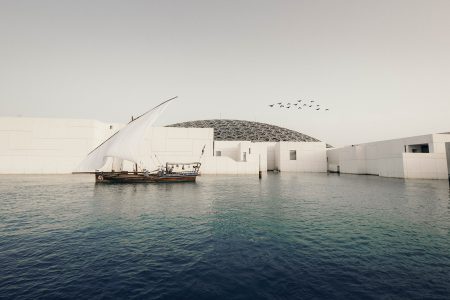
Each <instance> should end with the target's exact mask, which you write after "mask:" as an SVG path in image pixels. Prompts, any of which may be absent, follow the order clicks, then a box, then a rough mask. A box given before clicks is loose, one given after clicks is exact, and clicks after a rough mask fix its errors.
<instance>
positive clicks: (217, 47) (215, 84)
mask: <svg viewBox="0 0 450 300" xmlns="http://www.w3.org/2000/svg"><path fill="white" fill-rule="evenodd" d="M449 16H450V1H449V0H444V1H433V0H423V1H413V0H387V1H382V0H373V1H364V0H355V1H335V0H329V1H318V0H311V1H300V0H298V1H275V0H274V1H261V0H258V1H225V0H223V1H210V0H209V1H187V0H185V1H129V0H127V1H99V0H89V1H80V0H77V1H60V0H58V1H45V0H39V1H36V0H33V1H20V0H12V1H5V0H0V116H24V117H57V118H83V119H97V120H100V121H105V122H127V121H128V120H129V119H130V116H131V115H138V114H140V113H142V112H144V111H146V110H148V109H149V108H151V107H152V106H154V105H156V104H158V103H160V102H162V101H163V100H165V99H168V98H171V97H173V96H179V100H177V101H176V102H174V103H173V104H172V105H171V106H169V108H168V109H167V111H166V113H165V114H164V115H163V116H162V117H161V119H160V120H159V122H158V124H159V125H166V124H171V123H176V122H182V121H189V120H198V119H213V118H219V117H222V118H230V119H244V120H250V121H255V120H256V121H259V122H265V123H271V124H275V125H279V126H283V127H287V128H290V129H294V130H298V131H300V132H302V133H305V134H308V135H311V136H313V137H316V138H318V139H320V140H322V141H325V142H327V143H329V144H332V145H334V146H342V145H347V144H356V143H361V142H369V141H375V140H384V139H390V138H397V137H405V136H413V135H420V134H427V133H437V132H444V131H450V17H449ZM297 99H307V100H316V101H318V102H319V103H321V104H322V105H324V106H328V107H329V108H330V111H328V112H321V111H320V112H316V111H304V110H302V111H298V110H296V111H291V110H281V109H270V108H269V107H268V104H271V103H274V102H280V101H283V102H288V101H290V102H292V101H295V100H297Z"/></svg>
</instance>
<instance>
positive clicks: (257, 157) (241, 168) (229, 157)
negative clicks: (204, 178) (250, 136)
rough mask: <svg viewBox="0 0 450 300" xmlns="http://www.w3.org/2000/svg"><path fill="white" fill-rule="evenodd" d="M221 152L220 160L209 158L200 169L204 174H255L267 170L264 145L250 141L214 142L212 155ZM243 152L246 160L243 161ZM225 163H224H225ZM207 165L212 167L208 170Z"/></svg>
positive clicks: (218, 158) (265, 147) (265, 146)
mask: <svg viewBox="0 0 450 300" xmlns="http://www.w3.org/2000/svg"><path fill="white" fill-rule="evenodd" d="M217 151H221V152H222V156H221V157H222V158H221V157H217V156H215V159H214V158H209V159H208V160H207V163H205V166H206V167H205V168H203V167H202V172H203V173H204V174H207V173H208V174H210V173H212V174H257V173H258V171H259V170H260V163H261V171H266V170H267V145H266V143H252V142H250V141H215V142H214V154H216V153H217ZM244 152H245V153H246V155H245V156H246V160H245V161H244ZM225 162H226V163H225ZM208 164H211V165H212V167H211V168H209V166H208Z"/></svg>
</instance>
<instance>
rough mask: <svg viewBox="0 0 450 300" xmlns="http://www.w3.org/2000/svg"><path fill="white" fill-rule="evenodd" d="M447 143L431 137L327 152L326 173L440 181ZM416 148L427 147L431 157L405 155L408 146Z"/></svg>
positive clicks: (440, 136) (448, 137)
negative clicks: (416, 146) (327, 171)
mask: <svg viewBox="0 0 450 300" xmlns="http://www.w3.org/2000/svg"><path fill="white" fill-rule="evenodd" d="M449 140H450V135H443V134H437V135H436V134H430V135H423V136H416V137H408V138H402V139H396V140H388V141H380V142H372V143H366V144H359V145H352V146H347V147H342V148H335V149H329V150H327V158H328V170H329V171H336V170H337V166H339V168H340V171H341V173H351V174H372V175H379V176H384V177H397V178H429V179H443V173H444V172H447V166H446V164H447V163H446V159H445V155H444V154H445V142H446V141H449ZM418 144H428V145H429V150H430V153H408V151H410V149H411V147H408V146H409V145H418ZM405 149H406V152H405ZM445 178H447V177H445Z"/></svg>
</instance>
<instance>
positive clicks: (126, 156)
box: [73, 97, 204, 183]
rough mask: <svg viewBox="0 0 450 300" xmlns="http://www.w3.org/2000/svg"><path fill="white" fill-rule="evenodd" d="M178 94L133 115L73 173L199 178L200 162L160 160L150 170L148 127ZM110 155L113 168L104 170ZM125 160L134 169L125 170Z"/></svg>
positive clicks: (152, 179) (101, 177)
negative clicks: (146, 140)
mask: <svg viewBox="0 0 450 300" xmlns="http://www.w3.org/2000/svg"><path fill="white" fill-rule="evenodd" d="M176 98H177V97H174V98H171V99H169V100H166V101H164V102H162V103H161V104H159V105H157V106H155V107H154V108H152V109H150V110H149V111H147V112H145V113H144V114H142V115H140V116H139V117H137V118H132V120H131V121H130V122H129V123H128V124H127V125H125V127H123V128H122V129H120V130H119V131H117V132H116V133H115V134H113V135H112V136H111V137H109V138H108V139H107V140H105V141H104V142H103V143H101V144H100V145H99V146H97V147H96V148H95V149H94V150H92V151H91V152H90V153H88V155H87V156H86V158H85V159H84V160H83V161H82V162H81V163H80V165H79V166H78V167H77V169H76V171H75V172H73V173H85V174H86V173H89V174H94V175H95V182H96V183H171V182H195V180H196V178H197V176H198V175H199V171H200V166H201V163H200V162H189V163H186V162H170V163H169V162H167V163H166V164H165V165H161V164H160V165H159V166H158V168H157V169H156V170H154V171H148V169H149V165H151V163H150V159H149V158H150V157H151V152H150V151H147V149H144V151H143V149H142V148H143V144H144V143H143V141H144V137H145V132H146V130H147V128H148V127H150V126H151V125H153V123H154V122H155V121H156V119H157V118H158V117H159V115H161V114H162V112H163V111H164V110H165V109H166V107H167V106H168V104H169V103H170V102H171V101H173V100H174V99H176ZM203 149H204V147H203ZM143 153H145V154H143ZM202 154H203V151H202ZM155 157H156V155H155ZM108 159H109V160H110V161H111V159H112V162H111V164H112V166H111V171H103V170H102V168H104V167H105V165H106V164H107V162H108ZM124 160H125V161H129V162H132V163H133V164H134V167H133V171H123V170H122V166H123V161H124ZM145 161H146V162H145ZM146 165H147V166H146ZM138 166H140V168H139V167H138ZM115 170H118V171H115Z"/></svg>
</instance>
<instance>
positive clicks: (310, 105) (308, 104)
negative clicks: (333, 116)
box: [269, 100, 330, 111]
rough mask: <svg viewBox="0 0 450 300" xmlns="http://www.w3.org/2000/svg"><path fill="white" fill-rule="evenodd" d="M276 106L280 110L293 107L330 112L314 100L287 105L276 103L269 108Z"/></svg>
mask: <svg viewBox="0 0 450 300" xmlns="http://www.w3.org/2000/svg"><path fill="white" fill-rule="evenodd" d="M275 105H278V107H279V108H287V109H290V108H291V107H292V108H293V109H314V110H321V109H322V110H324V111H328V110H330V109H329V108H323V107H321V106H320V104H317V103H316V101H314V100H309V101H306V100H297V102H293V103H290V102H288V103H286V104H284V103H283V102H278V103H274V104H269V107H272V108H273V107H276V106H275Z"/></svg>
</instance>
